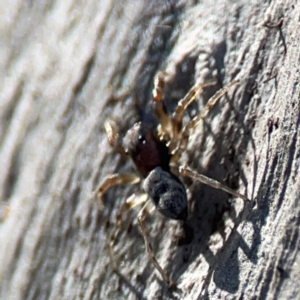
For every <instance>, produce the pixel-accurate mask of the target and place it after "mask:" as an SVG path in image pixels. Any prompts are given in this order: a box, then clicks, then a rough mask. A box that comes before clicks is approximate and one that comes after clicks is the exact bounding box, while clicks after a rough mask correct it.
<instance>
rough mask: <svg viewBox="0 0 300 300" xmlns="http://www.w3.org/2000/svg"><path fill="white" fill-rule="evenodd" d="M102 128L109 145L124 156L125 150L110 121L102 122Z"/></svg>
mask: <svg viewBox="0 0 300 300" xmlns="http://www.w3.org/2000/svg"><path fill="white" fill-rule="evenodd" d="M104 128H105V131H106V135H107V139H108V143H109V145H110V147H112V148H115V149H116V151H117V152H118V153H120V154H121V156H123V157H124V156H126V152H125V150H124V148H123V146H122V143H121V142H120V137H119V134H118V132H117V131H116V129H115V128H114V126H113V125H112V123H111V122H109V121H106V122H105V123H104Z"/></svg>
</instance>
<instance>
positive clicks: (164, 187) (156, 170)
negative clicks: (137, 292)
mask: <svg viewBox="0 0 300 300" xmlns="http://www.w3.org/2000/svg"><path fill="white" fill-rule="evenodd" d="M238 83H239V81H238V80H235V81H232V82H231V83H230V84H228V85H227V86H225V87H224V88H222V89H221V90H219V91H218V92H217V93H216V94H215V95H214V96H213V97H211V98H210V99H209V101H208V102H207V104H206V106H205V107H204V108H203V110H202V111H201V113H200V114H199V115H198V116H196V117H194V118H193V119H192V120H191V121H190V122H189V123H188V124H187V125H185V126H183V124H182V119H183V113H184V112H185V110H186V109H187V107H188V106H189V105H190V103H191V102H192V101H194V100H195V99H196V97H197V96H198V95H199V93H200V92H201V91H202V89H203V88H204V87H207V86H210V85H213V84H215V82H210V83H205V84H196V85H194V86H193V87H192V88H191V89H190V91H189V92H188V93H187V95H186V96H185V97H184V98H183V99H182V100H180V101H179V103H178V105H177V108H176V110H175V112H174V113H173V114H172V115H171V116H170V115H168V114H167V110H166V106H165V103H164V101H163V89H164V86H165V74H164V73H160V74H159V75H158V76H157V77H156V79H155V81H154V89H153V93H152V94H153V99H152V101H153V105H154V110H155V113H156V115H157V117H158V120H159V126H158V127H157V131H156V132H155V131H153V130H152V129H151V128H150V127H148V126H147V124H144V123H143V122H139V123H136V124H134V125H133V127H132V128H131V129H130V130H128V131H127V133H126V135H125V137H124V138H123V140H122V141H120V139H119V135H118V133H117V132H116V130H115V129H114V128H113V126H112V125H111V124H110V123H109V122H106V123H105V129H106V132H107V136H108V141H109V144H110V146H111V147H114V148H116V149H117V150H118V151H119V152H120V153H123V154H124V153H125V154H128V155H129V156H130V157H131V159H132V160H133V162H134V164H135V166H136V168H137V170H138V172H139V173H140V175H135V174H118V173H116V174H112V175H108V176H107V177H106V178H105V179H104V181H103V182H102V183H101V184H100V185H99V186H98V188H97V190H96V192H95V197H96V200H97V201H98V203H99V204H101V203H102V201H101V199H102V197H103V195H104V194H105V192H106V191H107V190H108V189H109V188H111V187H112V186H114V185H118V184H124V183H130V184H136V183H139V182H140V181H141V180H144V182H143V189H144V191H145V192H146V193H143V194H139V195H135V194H133V195H132V196H130V197H129V198H128V199H127V200H126V202H125V203H124V204H123V205H122V206H121V208H120V210H119V212H118V214H117V220H116V226H115V228H114V230H113V233H112V235H111V237H110V239H109V254H110V259H111V263H112V266H113V269H114V271H115V272H117V273H119V272H118V267H117V264H116V262H115V259H114V254H113V247H114V244H115V240H116V237H117V235H118V232H119V229H120V227H121V219H122V214H123V213H124V212H125V211H127V210H128V209H129V208H132V207H134V206H137V205H140V204H143V207H142V209H141V210H140V212H139V214H138V224H139V226H140V229H141V233H142V235H143V237H144V240H145V245H146V249H147V252H148V254H149V257H150V259H151V261H152V263H153V264H154V266H155V268H156V269H157V270H158V271H159V273H160V274H161V276H162V277H163V279H164V281H165V282H166V283H167V284H168V285H169V286H171V285H173V284H174V282H173V281H172V280H171V279H170V278H169V277H168V276H167V275H166V273H165V271H164V270H163V269H162V267H161V266H160V264H159V263H158V261H157V260H156V257H155V254H154V251H153V249H152V246H151V243H150V241H149V236H148V232H147V229H146V227H145V225H144V220H145V217H146V214H147V213H151V212H152V211H153V210H154V209H155V208H156V209H157V210H158V211H159V212H160V213H161V214H162V215H164V216H166V217H168V218H171V219H175V220H182V221H186V219H187V217H188V201H187V194H186V190H185V187H184V185H183V183H182V182H181V181H180V179H179V178H178V177H177V176H176V175H174V173H177V174H178V171H179V173H180V174H182V175H185V176H189V177H191V178H192V179H195V180H198V181H200V182H202V183H204V184H207V185H210V186H212V187H214V188H216V189H221V190H224V191H225V192H227V193H230V194H232V195H234V196H235V197H240V198H242V199H244V200H247V197H246V196H244V195H241V194H239V193H238V192H236V191H234V190H232V189H230V188H229V187H227V186H224V185H222V184H221V183H219V182H218V181H215V180H213V179H210V178H208V177H206V176H204V175H200V174H198V173H196V172H195V171H192V170H191V169H189V168H188V167H185V166H180V167H179V168H178V167H177V168H176V166H178V160H179V158H180V156H181V154H182V153H183V151H185V149H186V147H187V144H188V139H189V135H190V131H191V130H192V129H193V128H195V127H196V126H197V124H198V123H199V122H200V121H201V120H202V119H204V118H205V117H206V115H207V114H208V112H209V111H210V109H211V108H212V107H213V106H214V105H215V104H216V102H217V101H218V99H220V98H221V97H222V96H223V95H224V94H225V93H226V92H227V91H228V90H229V88H231V87H232V86H235V85H237V84H238ZM171 170H172V171H171ZM173 170H174V171H175V172H174V171H173ZM176 170H177V171H176ZM151 203H152V206H151V208H149V206H148V205H150V204H151ZM153 205H154V206H153Z"/></svg>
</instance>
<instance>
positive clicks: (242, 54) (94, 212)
mask: <svg viewBox="0 0 300 300" xmlns="http://www.w3.org/2000/svg"><path fill="white" fill-rule="evenodd" d="M1 7H2V14H3V15H1V67H0V70H1V73H2V74H1V78H2V81H1V83H0V84H1V88H0V91H1V94H0V107H1V109H0V121H1V128H0V143H1V144H0V159H1V169H0V197H1V198H0V200H1V210H2V217H3V218H2V223H1V225H0V261H1V264H0V297H1V299H12V300H15V299H16V300H17V299H296V298H299V297H300V288H299V282H300V275H299V274H300V273H299V265H300V255H299V247H300V246H299V224H300V209H299V198H300V176H299V173H298V168H299V159H300V150H299V149H300V139H299V122H300V119H299V116H300V111H299V106H300V105H299V91H300V87H299V78H300V77H299V76H300V69H299V65H300V47H299V36H300V35H299V32H300V23H299V19H300V6H299V2H298V1H292V0H287V1H279V0H277V1H265V2H263V1H254V0H253V1H243V0H240V1H231V0H218V1H209V0H207V1H201V3H196V1H171V0H170V1H164V4H161V2H160V1H144V2H143V1H140V0H135V1H132V0H125V1H107V0H101V1H100V0H97V1H95V0H91V1H87V2H85V1H82V2H80V1H76V0H74V1H52V2H50V1H33V2H32V1H26V2H25V1H19V2H17V1H11V2H9V4H8V2H3V3H2V5H1ZM281 18H283V25H282V27H281V28H278V27H274V28H270V26H269V27H266V26H264V24H266V23H268V24H276V23H277V22H278V21H279V20H280V19H281ZM159 70H167V71H168V73H169V84H168V86H167V87H166V95H167V104H168V108H169V109H170V111H172V110H174V108H175V106H176V103H177V102H178V100H179V99H180V98H181V97H182V96H183V95H184V94H185V93H186V92H187V91H188V89H189V88H190V87H191V85H192V84H193V83H194V82H195V81H207V80H209V79H212V78H213V79H216V80H217V81H218V84H217V86H216V87H214V88H211V89H208V90H206V91H205V93H204V94H203V97H202V98H201V97H200V98H199V100H198V101H196V102H195V103H193V104H192V105H191V108H190V109H189V110H188V112H187V115H186V118H185V122H187V121H188V119H189V118H190V117H191V116H193V115H195V114H196V113H198V112H199V111H200V109H201V107H202V106H203V104H204V103H205V101H207V99H208V97H209V96H210V95H211V94H213V93H214V92H215V91H216V90H217V89H218V88H220V87H221V86H222V85H225V84H227V83H229V82H230V81H231V80H233V79H234V78H240V79H241V84H240V85H239V86H238V87H236V88H233V89H232V90H231V91H230V92H229V93H228V96H227V97H223V99H222V100H221V101H220V102H219V103H218V105H217V106H216V107H215V108H214V109H213V110H212V111H211V112H210V114H209V116H208V118H207V119H206V120H205V122H204V123H203V124H200V125H199V126H198V127H197V128H196V130H195V131H194V133H193V135H192V136H191V139H190V143H189V147H188V149H187V151H186V153H185V154H184V155H183V157H182V161H181V163H182V164H187V165H189V166H191V167H192V168H194V169H196V170H197V171H198V172H200V173H204V174H206V175H208V176H210V177H212V178H215V179H217V180H220V181H222V182H224V183H226V184H227V185H229V186H231V187H232V188H235V189H239V190H240V191H241V192H246V193H247V195H248V197H249V198H250V199H251V202H250V203H246V204H245V205H244V203H243V202H242V201H241V200H240V199H235V200H234V201H231V203H229V201H228V200H229V199H232V197H230V196H229V195H227V194H226V193H224V192H221V191H218V190H217V191H216V190H213V189H212V188H209V187H205V186H203V185H201V184H199V183H197V182H193V181H192V180H189V179H183V180H184V182H185V184H186V187H187V189H188V194H189V199H190V200H189V201H190V218H189V223H188V224H189V225H190V226H191V227H193V229H194V230H193V232H194V235H193V237H191V238H190V241H187V240H185V241H184V240H183V239H182V238H180V237H177V235H179V236H180V235H181V234H182V232H183V230H182V228H181V225H180V224H178V223H177V222H175V221H169V220H166V219H164V218H163V217H162V216H160V215H158V214H157V213H154V214H153V215H152V216H151V217H149V218H148V220H147V222H146V224H147V226H148V228H149V230H150V229H151V231H150V235H151V241H152V242H153V247H154V249H155V253H156V254H157V258H158V261H159V262H160V263H161V264H162V266H163V268H164V269H165V270H166V272H167V274H170V275H171V277H172V278H173V280H175V281H176V282H177V288H176V289H173V290H169V289H168V288H167V287H166V285H165V283H164V282H163V281H162V280H161V277H160V276H159V274H158V272H157V271H156V270H155V269H154V267H153V265H152V264H151V263H150V262H149V259H148V255H147V254H146V252H145V246H144V243H143V239H142V237H141V235H140V233H139V230H138V227H137V222H136V216H137V213H138V208H137V209H134V210H131V211H130V212H128V213H127V214H126V215H125V216H124V222H123V226H122V230H121V232H120V236H119V239H118V241H117V243H116V246H115V257H116V261H117V262H118V264H119V266H120V272H121V273H122V274H123V277H120V276H118V275H116V274H114V273H112V269H111V264H110V260H109V256H108V251H107V247H106V241H107V236H109V233H110V232H111V230H112V228H113V226H114V224H115V216H116V212H117V210H118V208H119V207H120V204H121V203H122V202H123V201H124V199H126V197H128V196H129V195H130V194H131V193H133V192H134V191H136V192H138V191H139V190H140V187H139V186H119V187H116V188H114V189H113V190H111V191H109V192H108V194H107V195H106V197H105V199H104V202H105V209H104V211H102V212H101V211H99V210H98V209H97V205H96V204H95V202H94V200H93V197H92V191H93V190H94V189H95V188H96V186H97V184H98V183H99V182H100V181H101V180H102V179H103V178H104V176H105V175H108V174H110V173H113V172H116V171H120V172H125V171H126V170H129V171H132V170H133V169H132V165H131V162H130V161H129V160H124V159H122V158H121V157H120V156H119V155H118V154H116V153H114V152H113V150H112V149H110V148H109V147H108V142H107V139H106V137H105V132H104V130H103V123H104V121H105V120H107V119H112V120H114V121H115V123H116V124H117V126H118V128H119V131H120V133H121V134H124V133H125V132H126V130H127V129H128V128H130V126H132V125H133V124H134V122H135V121H137V120H140V119H145V118H147V115H148V113H149V112H150V105H149V104H150V99H151V98H150V96H151V88H152V83H153V78H154V76H155V74H157V72H158V71H159ZM276 74H277V76H276V77H274V78H272V77H273V75H276ZM119 96H120V97H119ZM186 233H191V230H186Z"/></svg>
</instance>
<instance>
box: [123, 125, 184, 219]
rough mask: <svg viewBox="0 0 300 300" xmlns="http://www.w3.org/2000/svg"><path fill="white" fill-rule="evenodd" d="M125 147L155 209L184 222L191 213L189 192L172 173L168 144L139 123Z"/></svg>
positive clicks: (126, 139) (125, 142) (125, 140)
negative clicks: (188, 201) (188, 200)
mask: <svg viewBox="0 0 300 300" xmlns="http://www.w3.org/2000/svg"><path fill="white" fill-rule="evenodd" d="M123 147H124V149H125V152H126V153H128V154H129V155H130V157H131V158H132V160H133V162H134V164H135V166H136V168H137V169H138V171H139V172H140V173H141V175H142V176H143V177H144V178H145V180H144V183H143V188H144V190H145V192H146V193H147V194H148V195H149V197H150V198H151V200H152V202H153V203H154V205H155V207H156V209H157V210H158V211H159V212H160V213H161V214H163V215H164V216H166V217H168V218H171V219H175V220H183V221H185V220H186V219H187V215H188V203H187V196H186V191H185V188H184V186H183V184H182V182H181V181H180V180H179V179H178V178H177V177H176V176H175V175H174V174H172V173H171V172H170V157H171V156H170V154H169V150H168V147H167V145H166V143H165V142H164V141H160V140H159V139H158V137H157V136H156V135H155V133H154V132H153V131H152V130H151V129H150V128H149V127H147V126H146V125H144V124H143V123H141V122H139V123H136V124H134V126H133V127H132V128H131V129H130V130H128V132H127V134H126V136H125V138H124V139H123Z"/></svg>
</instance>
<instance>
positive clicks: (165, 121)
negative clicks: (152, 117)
mask: <svg viewBox="0 0 300 300" xmlns="http://www.w3.org/2000/svg"><path fill="white" fill-rule="evenodd" d="M166 77H167V73H166V72H160V73H159V74H158V75H157V76H156V77H155V79H154V88H153V90H152V101H153V105H154V111H155V113H156V115H157V117H158V120H159V124H160V125H159V127H158V135H159V137H160V138H161V139H164V140H167V141H168V140H170V139H171V136H172V121H171V118H170V116H169V115H168V113H167V108H166V105H165V103H164V101H163V89H164V87H165V84H166Z"/></svg>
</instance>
